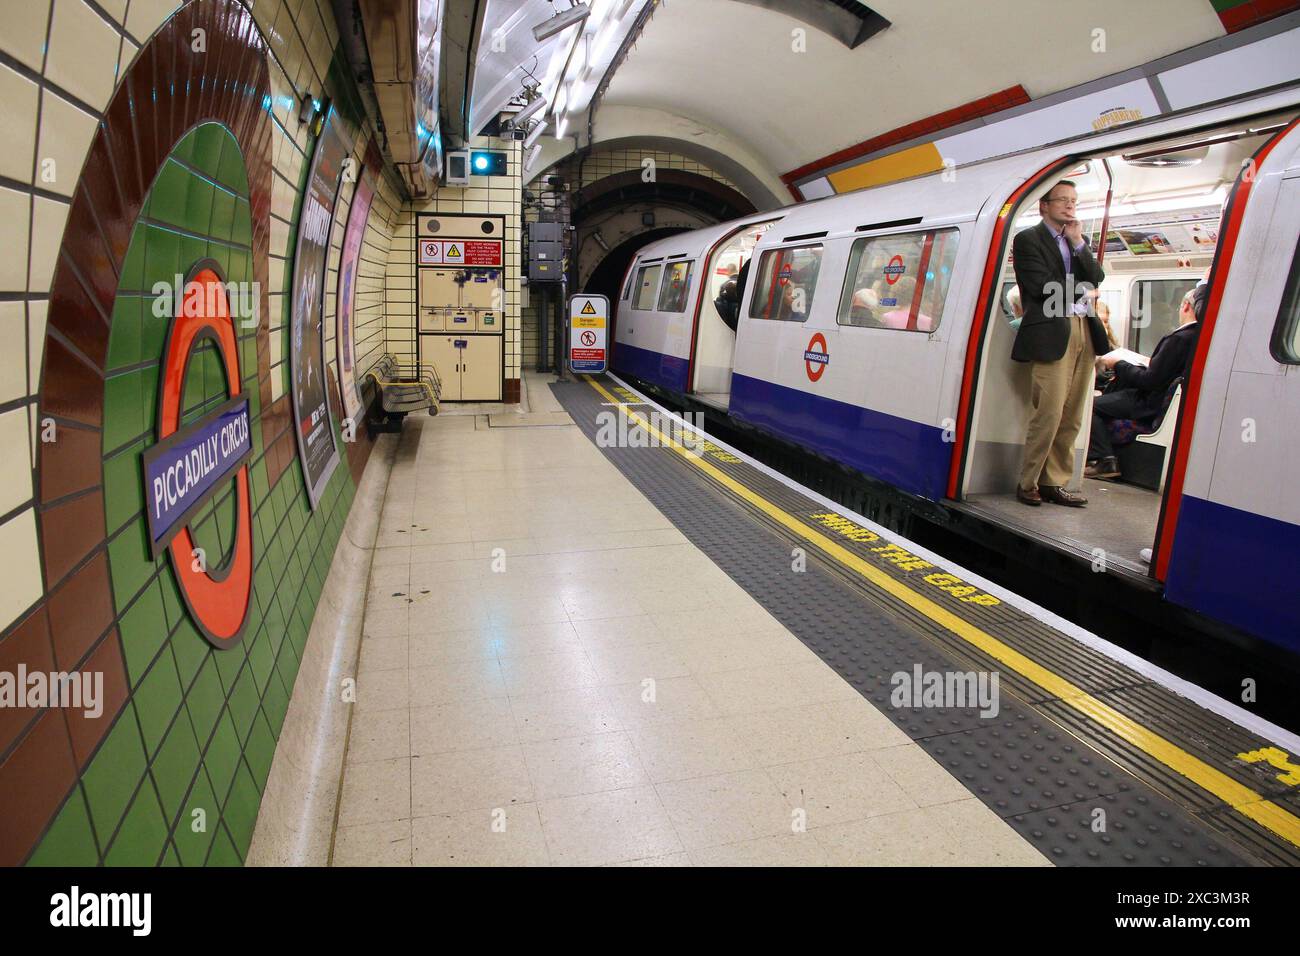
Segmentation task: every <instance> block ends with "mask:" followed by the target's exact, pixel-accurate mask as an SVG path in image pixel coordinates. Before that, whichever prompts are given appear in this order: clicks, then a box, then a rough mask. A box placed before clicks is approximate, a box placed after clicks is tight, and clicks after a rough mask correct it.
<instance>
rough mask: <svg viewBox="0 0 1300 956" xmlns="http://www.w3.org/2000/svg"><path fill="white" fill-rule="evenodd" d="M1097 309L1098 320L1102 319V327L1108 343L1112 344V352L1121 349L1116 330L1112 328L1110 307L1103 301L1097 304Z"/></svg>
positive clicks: (1097, 301) (1098, 300)
mask: <svg viewBox="0 0 1300 956" xmlns="http://www.w3.org/2000/svg"><path fill="white" fill-rule="evenodd" d="M1095 307H1096V309H1097V318H1099V319H1101V326H1102V328H1104V329H1105V330H1106V341H1107V342H1108V343H1109V344H1110V348H1111V351H1114V350H1115V349H1117V348H1119V341H1118V340H1117V339H1116V338H1115V330H1114V329H1112V328H1111V327H1110V306H1108V305H1107V304H1106V303H1105V301H1103V300H1102V299H1097V300H1096V302H1095Z"/></svg>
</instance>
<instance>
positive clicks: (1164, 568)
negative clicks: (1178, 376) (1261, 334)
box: [1151, 117, 1300, 581]
mask: <svg viewBox="0 0 1300 956" xmlns="http://www.w3.org/2000/svg"><path fill="white" fill-rule="evenodd" d="M1297 124H1300V117H1297V118H1296V119H1294V120H1292V121H1291V122H1290V123H1288V124H1287V125H1286V127H1285V128H1284V129H1282V130H1279V131H1278V133H1277V134H1276V135H1274V136H1273V138H1272V139H1270V140H1269V141H1268V142H1267V143H1265V144H1264V145H1263V146H1261V147H1260V148H1259V149H1258V150H1257V151H1256V153H1255V155H1254V156H1252V157H1251V163H1250V164H1249V165H1247V166H1244V167H1243V168H1242V171H1241V173H1239V174H1238V176H1237V181H1236V182H1235V183H1234V184H1233V187H1232V192H1231V193H1229V195H1228V205H1227V210H1226V212H1225V213H1224V217H1223V226H1222V228H1220V230H1219V245H1218V248H1216V249H1215V252H1214V262H1213V263H1212V264H1211V265H1210V279H1209V286H1210V299H1209V302H1207V303H1206V306H1205V317H1204V318H1203V319H1201V332H1200V335H1199V336H1198V337H1197V340H1196V354H1195V356H1194V357H1193V359H1192V370H1191V374H1190V376H1189V378H1188V381H1187V383H1186V386H1185V387H1184V389H1183V398H1182V404H1181V406H1180V408H1179V410H1178V422H1177V425H1176V426H1175V428H1174V443H1173V454H1174V460H1173V462H1172V463H1171V465H1170V468H1169V478H1168V480H1167V481H1166V483H1165V496H1164V501H1163V502H1162V503H1161V508H1160V519H1159V521H1157V523H1156V540H1155V546H1154V549H1153V550H1154V551H1155V560H1154V561H1152V564H1151V574H1152V577H1154V578H1155V579H1156V580H1158V581H1164V580H1165V579H1166V577H1167V576H1168V574H1169V560H1170V557H1171V556H1172V554H1173V549H1174V536H1175V534H1176V533H1177V531H1178V515H1179V511H1180V509H1181V508H1182V503H1183V482H1184V479H1185V478H1186V477H1187V461H1188V458H1189V457H1190V456H1191V450H1192V435H1193V432H1194V431H1195V428H1196V408H1197V405H1198V404H1199V402H1200V397H1201V378H1202V375H1203V373H1204V371H1205V362H1206V358H1207V356H1208V355H1209V351H1210V341H1211V339H1212V338H1213V337H1214V325H1215V322H1216V321H1217V320H1218V317H1219V304H1220V303H1221V302H1222V301H1223V291H1224V289H1225V288H1226V287H1227V285H1228V274H1229V272H1231V270H1232V255H1233V253H1234V252H1235V251H1236V246H1237V238H1238V236H1239V235H1240V233H1241V224H1242V220H1244V219H1245V217H1246V205H1247V204H1248V202H1249V201H1250V191H1251V188H1252V187H1253V186H1254V183H1255V176H1254V175H1252V176H1250V177H1249V178H1247V177H1246V171H1247V170H1248V169H1253V170H1255V171H1256V172H1258V170H1259V168H1260V166H1262V165H1263V164H1264V160H1265V159H1267V158H1268V154H1269V153H1270V152H1272V150H1273V147H1274V146H1276V145H1277V144H1278V143H1279V142H1281V141H1282V139H1283V137H1285V136H1286V135H1287V134H1288V133H1290V132H1291V131H1292V130H1293V129H1295V128H1296V125H1297ZM1184 429H1186V434H1185V435H1184Z"/></svg>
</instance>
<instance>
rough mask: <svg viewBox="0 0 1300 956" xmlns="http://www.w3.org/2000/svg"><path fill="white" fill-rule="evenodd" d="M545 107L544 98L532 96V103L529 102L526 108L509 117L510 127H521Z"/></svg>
mask: <svg viewBox="0 0 1300 956" xmlns="http://www.w3.org/2000/svg"><path fill="white" fill-rule="evenodd" d="M545 106H546V97H544V96H534V97H533V99H532V102H530V103H529V104H528V105H527V106H525V107H524V108H523V109H521V110H520V111H519V112H518V113H516V114H515V115H514V116H512V117H510V123H511V125H513V126H515V127H521V126H523V125H524V124H525V123H527V122H528V121H529V120H530V119H532V118H533V117H534V116H536V115H537V114H538V113H539V112H541V111H542V109H544V108H545Z"/></svg>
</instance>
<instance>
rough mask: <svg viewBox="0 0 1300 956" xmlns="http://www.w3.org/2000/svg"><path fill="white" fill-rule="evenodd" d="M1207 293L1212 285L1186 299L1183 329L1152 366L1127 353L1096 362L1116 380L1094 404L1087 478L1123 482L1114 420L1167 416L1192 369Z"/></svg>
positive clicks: (1152, 420)
mask: <svg viewBox="0 0 1300 956" xmlns="http://www.w3.org/2000/svg"><path fill="white" fill-rule="evenodd" d="M1208 289H1209V286H1206V285H1198V286H1197V287H1196V288H1195V289H1192V290H1191V291H1190V292H1188V293H1187V294H1186V295H1185V296H1183V301H1182V305H1180V306H1179V308H1178V323H1179V324H1178V328H1176V329H1174V331H1172V332H1170V333H1169V334H1168V335H1166V336H1165V337H1164V338H1162V339H1161V340H1160V342H1159V344H1157V345H1156V350H1155V351H1154V352H1153V353H1152V354H1151V361H1150V363H1149V364H1147V365H1145V366H1143V365H1139V364H1137V363H1134V362H1129V361H1126V360H1125V359H1124V358H1123V355H1122V353H1123V351H1124V350H1122V349H1119V350H1116V351H1115V352H1112V353H1110V354H1108V355H1103V356H1102V357H1101V358H1099V359H1098V360H1097V365H1098V366H1100V367H1101V368H1104V369H1106V370H1108V371H1113V372H1114V373H1115V380H1114V382H1113V383H1112V384H1111V386H1110V388H1109V390H1108V391H1107V392H1106V394H1105V395H1100V396H1098V397H1097V399H1096V400H1095V401H1094V402H1093V403H1092V433H1091V434H1090V435H1089V438H1088V467H1087V470H1085V471H1084V474H1085V475H1086V476H1087V477H1089V478H1103V479H1112V478H1119V477H1120V470H1119V461H1118V460H1117V459H1116V457H1115V448H1114V445H1113V444H1112V441H1111V434H1110V423H1111V422H1112V421H1115V420H1117V419H1132V420H1133V421H1136V422H1137V423H1138V424H1139V425H1151V426H1154V425H1155V424H1156V423H1157V421H1158V419H1159V418H1160V417H1161V416H1163V415H1164V413H1165V409H1167V408H1168V407H1169V403H1170V402H1171V401H1172V399H1173V393H1174V389H1175V388H1176V387H1177V386H1178V384H1179V383H1181V382H1182V381H1183V380H1184V379H1185V378H1186V377H1187V374H1188V372H1189V371H1190V370H1191V367H1192V356H1193V355H1195V354H1196V341H1197V338H1198V337H1199V335H1200V330H1201V324H1200V319H1201V317H1202V316H1203V315H1204V314H1205V302H1206V300H1207V299H1208V298H1209V296H1208V294H1207V292H1208Z"/></svg>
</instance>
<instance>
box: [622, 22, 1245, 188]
mask: <svg viewBox="0 0 1300 956" xmlns="http://www.w3.org/2000/svg"><path fill="white" fill-rule="evenodd" d="M871 7H872V8H873V9H874V10H876V11H878V12H879V13H880V14H881V15H882V16H884V17H885V18H886V19H888V20H889V21H890V24H891V25H890V26H889V28H888V29H885V30H882V31H881V32H879V33H877V34H876V35H875V36H873V37H871V38H870V39H869V40H868V41H867V42H865V43H863V44H861V45H860V46H858V47H857V48H856V49H848V48H847V47H845V46H844V45H843V44H842V43H841V42H839V41H838V40H836V39H834V38H832V37H830V36H828V35H826V34H824V33H821V32H819V31H816V30H811V29H807V28H806V25H805V24H804V23H803V22H802V21H800V20H798V19H796V18H794V17H791V16H786V15H784V14H781V13H778V12H776V11H774V10H772V9H767V8H765V7H762V6H752V5H749V4H747V3H739V2H736V0H690V2H677V0H667V2H665V3H663V5H662V7H661V9H659V10H658V11H657V12H656V13H655V15H654V17H653V18H652V19H651V20H650V22H649V23H648V24H647V26H646V27H645V30H644V32H643V34H642V36H641V38H640V40H639V41H638V43H637V45H636V47H635V48H634V50H633V51H632V53H631V55H630V56H629V57H628V59H627V61H626V62H625V63H623V65H622V66H621V67H620V68H619V70H618V72H617V73H616V74H615V76H614V79H613V82H612V84H611V85H610V88H609V91H608V93H607V94H606V96H605V99H604V100H603V101H602V104H601V108H602V109H604V108H606V107H612V106H635V107H648V108H652V109H658V110H664V111H667V112H670V113H675V114H679V115H683V116H687V117H690V118H693V119H696V120H698V121H699V122H700V123H701V124H704V125H709V126H713V127H716V128H717V129H719V130H721V131H726V132H728V133H730V134H731V136H732V137H734V138H735V139H736V140H737V141H739V142H741V143H743V144H745V145H747V146H748V147H750V148H751V149H753V150H754V151H755V152H757V153H758V154H759V155H760V156H761V157H762V159H763V160H765V161H766V162H767V163H768V164H769V167H770V169H771V170H772V171H773V172H776V173H778V174H779V173H784V172H787V171H789V170H791V169H795V168H797V167H799V166H801V165H804V164H806V163H808V162H811V161H813V160H815V159H818V158H820V157H821V156H824V155H826V154H828V153H831V152H834V151H835V150H838V149H841V148H843V147H846V146H850V145H852V144H854V143H858V142H861V141H862V140H865V139H868V138H870V137H872V136H875V135H877V134H880V133H883V132H885V131H888V130H891V129H894V128H896V127H899V126H902V125H905V124H907V123H910V122H912V121H914V120H917V119H919V118H922V117H925V116H931V115H933V114H935V113H939V112H942V111H944V110H947V109H951V108H953V107H956V106H960V105H962V104H963V103H967V102H969V101H971V100H973V99H977V98H979V97H982V96H985V95H988V94H991V93H995V92H998V91H1000V90H1003V89H1006V88H1008V87H1013V86H1015V85H1016V84H1020V85H1021V86H1023V87H1024V89H1025V91H1026V92H1027V93H1028V94H1029V96H1030V97H1031V98H1038V97H1041V96H1044V95H1046V94H1048V93H1053V92H1056V91H1058V90H1061V89H1065V88H1068V87H1071V86H1075V85H1077V84H1081V83H1085V82H1087V81H1089V80H1094V79H1097V78H1099V77H1103V76H1108V75H1110V74H1113V73H1118V72H1121V71H1123V70H1125V69H1128V68H1130V67H1133V66H1137V65H1140V64H1142V63H1146V62H1148V61H1150V60H1153V59H1156V58H1158V57H1160V56H1164V55H1166V54H1170V53H1174V52H1177V51H1179V50H1183V49H1186V48H1187V47H1190V46H1194V45H1195V44H1197V43H1201V42H1203V41H1205V40H1208V39H1211V38H1212V37H1217V36H1222V35H1223V33H1224V30H1223V26H1222V24H1221V23H1220V21H1219V19H1218V17H1217V16H1216V14H1215V11H1214V8H1213V7H1212V6H1211V4H1210V3H1209V2H1208V0H1207V2H1200V0H1190V2H1189V0H1148V2H1144V3H1141V4H1135V3H1132V2H1131V0H1095V2H1090V3H1087V4H1064V3H1025V4H1018V5H1017V10H1018V12H1017V16H1016V18H1015V19H1014V20H1011V19H1008V17H1007V16H1006V13H1005V11H1004V10H1001V11H1000V10H998V9H996V8H995V7H994V6H993V5H990V4H981V3H969V2H967V0H927V2H926V3H924V4H918V3H916V2H914V0H873V2H872V3H871ZM801 28H802V29H803V33H802V35H800V34H797V33H796V32H795V31H798V30H800V29H801ZM1096 30H1104V31H1105V33H1104V34H1101V35H1100V36H1102V37H1103V38H1104V40H1105V52H1093V47H1094V46H1095V45H1097V43H1096V39H1095V38H1096V36H1098V35H1096V34H1094V31H1096Z"/></svg>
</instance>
